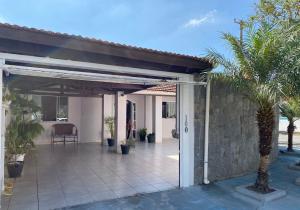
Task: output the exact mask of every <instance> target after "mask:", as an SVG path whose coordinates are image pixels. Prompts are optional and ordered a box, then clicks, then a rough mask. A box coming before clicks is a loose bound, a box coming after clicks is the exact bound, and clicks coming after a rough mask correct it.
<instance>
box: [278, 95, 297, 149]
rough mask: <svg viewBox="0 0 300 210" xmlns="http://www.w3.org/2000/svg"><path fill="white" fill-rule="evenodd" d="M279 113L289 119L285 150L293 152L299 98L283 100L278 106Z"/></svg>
mask: <svg viewBox="0 0 300 210" xmlns="http://www.w3.org/2000/svg"><path fill="white" fill-rule="evenodd" d="M279 108H280V112H281V115H282V116H283V117H286V118H287V119H288V121H289V125H288V127H287V133H288V148H287V151H289V152H293V151H294V150H293V135H294V131H295V128H296V126H295V125H294V123H295V121H296V120H299V119H300V99H299V98H290V99H289V100H287V101H285V102H283V103H282V104H280V106H279Z"/></svg>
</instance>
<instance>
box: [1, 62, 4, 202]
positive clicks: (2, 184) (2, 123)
mask: <svg viewBox="0 0 300 210" xmlns="http://www.w3.org/2000/svg"><path fill="white" fill-rule="evenodd" d="M3 64H5V60H3V59H1V60H0V99H1V103H0V113H1V117H0V125H1V126H0V133H1V135H0V147H1V148H0V181H1V183H0V185H1V186H0V187H1V190H4V167H5V166H4V162H5V161H4V147H5V138H4V137H5V136H4V131H5V129H4V126H5V109H3V105H2V103H3V101H2V90H3V78H2V75H3V68H2V65H3ZM0 201H1V200H0Z"/></svg>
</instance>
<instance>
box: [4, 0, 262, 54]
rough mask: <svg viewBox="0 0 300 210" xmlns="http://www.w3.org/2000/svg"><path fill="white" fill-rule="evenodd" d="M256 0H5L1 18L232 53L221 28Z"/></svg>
mask: <svg viewBox="0 0 300 210" xmlns="http://www.w3.org/2000/svg"><path fill="white" fill-rule="evenodd" d="M255 2H257V0H127V1H122V0H106V1H102V0H42V1H39V0H26V1H24V0H19V1H17V0H0V5H1V6H0V21H1V22H8V23H12V24H17V25H24V26H29V27H35V28H41V29H47V30H52V31H57V32H65V33H70V34H77V35H83V36H88V37H95V38H99V39H103V40H107V41H113V42H118V43H122V44H129V45H135V46H140V47H146V48H153V49H159V50H163V51H171V52H176V53H181V54H189V55H195V56H203V55H205V52H206V49H207V48H214V49H216V50H217V51H219V52H222V53H224V54H228V53H229V51H228V49H227V47H226V46H225V45H224V42H223V41H222V40H221V39H220V36H221V32H224V31H226V32H231V33H233V34H235V35H237V36H238V34H239V27H238V25H237V24H235V23H234V22H233V19H234V18H246V17H247V16H249V15H251V14H253V12H254V3H255Z"/></svg>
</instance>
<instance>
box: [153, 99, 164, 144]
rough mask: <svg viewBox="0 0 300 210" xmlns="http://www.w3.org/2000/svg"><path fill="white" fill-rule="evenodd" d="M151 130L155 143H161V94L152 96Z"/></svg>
mask: <svg viewBox="0 0 300 210" xmlns="http://www.w3.org/2000/svg"><path fill="white" fill-rule="evenodd" d="M152 102H153V132H154V133H155V143H162V96H153V101H152Z"/></svg>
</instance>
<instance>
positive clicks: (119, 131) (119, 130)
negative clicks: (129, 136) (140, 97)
mask: <svg viewBox="0 0 300 210" xmlns="http://www.w3.org/2000/svg"><path fill="white" fill-rule="evenodd" d="M126 100H127V96H126V95H124V94H123V92H121V91H119V92H117V93H116V95H115V125H116V126H115V151H116V152H120V151H121V148H120V144H121V142H122V141H124V140H126Z"/></svg>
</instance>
